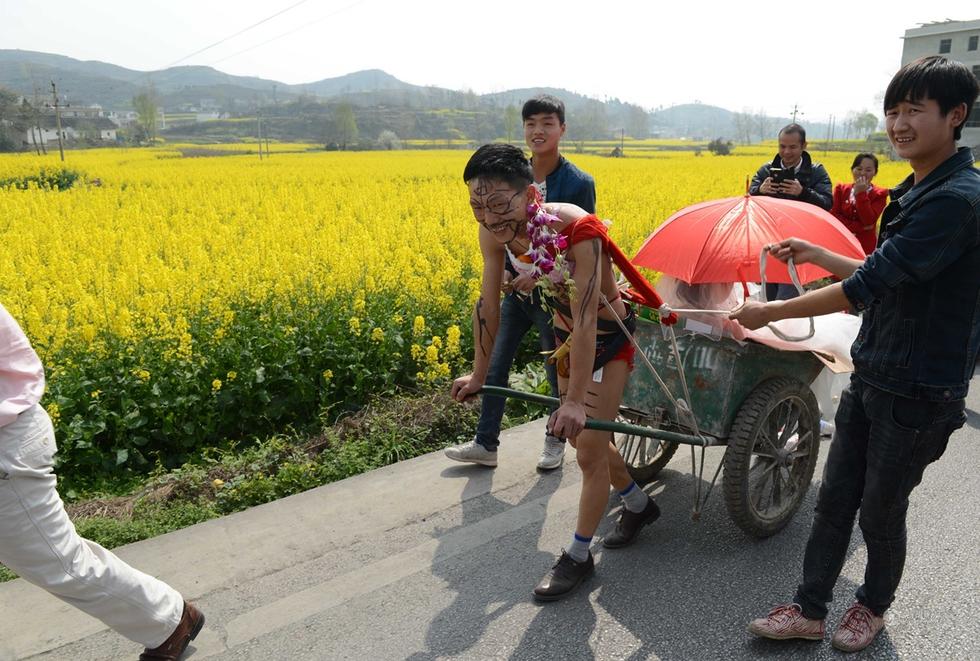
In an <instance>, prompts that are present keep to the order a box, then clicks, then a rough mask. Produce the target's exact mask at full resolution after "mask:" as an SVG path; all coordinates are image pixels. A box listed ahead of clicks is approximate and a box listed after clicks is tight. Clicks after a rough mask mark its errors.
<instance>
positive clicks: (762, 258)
mask: <svg viewBox="0 0 980 661" xmlns="http://www.w3.org/2000/svg"><path fill="white" fill-rule="evenodd" d="M768 255H769V246H763V248H762V252H761V253H759V276H760V279H761V280H762V302H763V303H766V302H768V298H767V296H766V257H767V256H768ZM786 265H787V267H788V268H789V278H790V280H792V281H793V286H794V287H796V291H797V292H799V293H800V294H802V293H803V285H802V284H800V276H799V274H798V273H797V272H796V264H795V263H794V262H793V258H792V257H790V258H789V260H787V262H786ZM766 327H767V328H768V329H769V330H771V331H772V333H773V335H775V336H776V337H778V338H779V339H781V340H783V341H785V342H803V341H804V340H809V339H810V338H811V337H813V334H814V333H815V332H816V329H815V327H814V325H813V317H810V332H809V333H808V334H807V335H801V336H799V337H795V336H793V335H786V334H785V333H783V332H782V331H780V330H779V329H778V328H776V327H775V326H774V325H772V324H766Z"/></svg>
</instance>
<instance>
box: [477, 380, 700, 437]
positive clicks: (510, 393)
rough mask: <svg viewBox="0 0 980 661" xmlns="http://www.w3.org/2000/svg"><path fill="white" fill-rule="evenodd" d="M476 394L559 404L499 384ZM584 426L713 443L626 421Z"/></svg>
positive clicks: (591, 420) (588, 422)
mask: <svg viewBox="0 0 980 661" xmlns="http://www.w3.org/2000/svg"><path fill="white" fill-rule="evenodd" d="M477 394H478V395H493V396H495V397H505V398H506V397H511V398H513V399H520V400H523V401H525V402H532V403H534V404H543V405H545V406H551V407H558V406H561V401H559V400H558V399H557V398H556V397H549V396H547V395H539V394H537V393H532V392H523V391H521V390H514V389H512V388H501V387H499V386H483V387H482V388H481V389H480V391H479V392H478V393H477ZM585 428H586V429H595V430H596V431H608V432H613V433H615V434H632V435H633V436H642V437H645V438H653V439H656V440H658V441H667V442H669V443H683V444H684V445H700V446H709V445H715V443H712V442H711V440H710V439H708V438H704V437H701V436H692V435H690V434H681V433H678V432H673V431H669V430H667V429H654V428H653V427H646V426H644V425H634V424H631V423H628V422H616V421H614V420H597V419H595V418H589V419H587V420H586V421H585Z"/></svg>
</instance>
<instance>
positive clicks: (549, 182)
mask: <svg viewBox="0 0 980 661" xmlns="http://www.w3.org/2000/svg"><path fill="white" fill-rule="evenodd" d="M521 116H522V117H523V119H524V142H525V143H526V144H527V146H528V148H529V149H530V150H531V169H532V170H533V174H534V185H535V186H537V188H538V190H539V191H540V192H541V196H542V197H543V198H544V199H545V201H547V202H568V203H570V204H575V205H577V206H580V207H582V208H583V209H585V210H586V211H587V212H589V213H595V181H594V180H593V179H592V177H591V176H590V175H589V174H587V173H585V172H583V171H582V170H580V169H578V168H577V167H575V166H574V165H573V164H572V163H571V162H569V161H568V160H567V159H566V158H565V157H564V156H562V155H561V153H560V152H559V151H558V145H559V143H560V142H561V138H562V136H563V135H565V104H564V103H563V102H562V101H561V99H558V98H556V97H554V96H551V95H548V94H542V95H540V96H536V97H534V98H533V99H531V100H529V101H528V102H527V103H525V104H524V107H523V108H522V109H521ZM518 257H519V256H518ZM501 267H502V268H506V271H507V272H506V273H505V277H504V280H505V287H506V294H505V295H504V300H503V301H502V302H501V304H500V327H499V330H498V331H497V338H496V341H495V342H494V348H493V353H492V354H491V356H490V367H489V371H488V372H487V379H486V385H488V386H506V385H507V380H508V377H509V376H510V368H511V366H512V365H513V363H514V357H515V356H516V355H517V351H518V349H519V348H520V344H521V340H523V339H524V336H525V335H526V334H527V332H528V331H529V330H530V329H531V327H532V326H533V327H535V328H537V329H538V335H539V336H540V340H541V349H542V350H543V351H553V350H554V348H555V332H554V328H553V327H552V323H551V312H550V311H548V310H545V309H544V306H543V305H542V301H541V293H540V291H539V290H538V289H536V288H535V286H534V285H535V283H534V281H533V280H531V279H530V278H529V277H528V276H520V275H518V274H517V271H516V270H515V269H514V267H513V265H512V264H511V263H510V258H509V257H508V258H507V260H506V264H502V265H501ZM545 371H546V373H547V376H548V383H549V385H550V386H551V396H552V397H556V398H557V397H558V376H557V374H556V373H555V367H554V365H549V364H546V365H545ZM505 403H506V402H505V400H504V399H503V398H501V397H483V398H482V403H481V409H480V421H479V423H478V424H477V428H476V438H474V439H473V440H472V441H470V442H469V443H464V444H463V445H458V446H456V447H451V448H447V449H446V456H447V457H449V458H450V459H453V460H455V461H462V462H469V463H474V464H481V465H483V466H496V465H497V446H498V445H500V441H499V436H500V421H501V420H502V419H503V416H504V405H505ZM564 456H565V441H564V440H563V439H561V438H557V437H554V436H551V435H548V434H546V435H545V440H544V448H543V449H542V451H541V456H540V457H539V458H538V469H540V470H553V469H555V468H558V467H559V466H561V462H562V458H563V457H564Z"/></svg>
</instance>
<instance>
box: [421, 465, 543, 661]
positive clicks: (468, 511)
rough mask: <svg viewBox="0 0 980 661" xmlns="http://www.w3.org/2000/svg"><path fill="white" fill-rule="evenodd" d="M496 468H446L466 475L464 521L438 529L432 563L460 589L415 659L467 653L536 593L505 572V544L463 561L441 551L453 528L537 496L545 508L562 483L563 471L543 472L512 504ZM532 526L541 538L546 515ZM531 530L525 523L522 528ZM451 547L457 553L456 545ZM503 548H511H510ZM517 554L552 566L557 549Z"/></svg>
mask: <svg viewBox="0 0 980 661" xmlns="http://www.w3.org/2000/svg"><path fill="white" fill-rule="evenodd" d="M493 473H494V471H493V470H488V469H485V468H482V467H477V466H453V467H451V468H447V469H445V470H444V471H442V477H443V478H448V479H465V480H466V485H465V486H464V487H463V492H462V494H461V496H460V500H461V501H462V502H461V505H462V521H461V522H460V524H459V525H458V526H456V527H453V528H449V529H444V530H440V531H438V533H437V534H438V535H439V537H440V548H439V549H438V550H437V551H436V554H435V560H434V562H433V564H432V575H433V576H438V577H440V578H442V579H443V580H444V581H446V583H447V584H448V586H449V588H450V589H452V590H454V591H455V592H456V597H455V598H454V599H453V601H452V603H451V604H450V605H449V606H447V607H446V608H444V609H442V610H441V611H440V612H439V613H437V614H436V615H435V616H434V617H433V618H432V620H431V621H430V622H429V628H428V631H427V632H426V637H425V641H426V647H427V649H426V650H425V651H421V652H416V653H415V654H412V655H411V656H409V657H408V659H411V660H412V661H424V660H428V659H438V658H445V657H447V656H466V652H467V650H469V649H470V648H471V647H472V646H473V645H474V644H476V643H477V642H479V641H480V640H481V638H482V637H483V635H484V633H485V631H486V629H487V627H488V626H489V625H490V624H491V623H492V622H493V621H494V620H495V619H496V618H498V617H499V616H501V615H502V614H504V613H506V612H507V611H509V610H510V609H511V608H512V607H513V606H514V604H516V603H519V602H523V601H527V599H528V596H529V595H530V590H531V587H532V586H530V585H527V586H526V590H523V591H522V590H519V589H517V588H519V587H524V586H515V583H514V582H513V581H514V580H520V579H513V578H512V577H511V576H509V575H507V574H503V573H501V572H500V570H499V563H500V557H499V553H500V549H491V548H488V546H487V545H484V546H481V547H479V548H478V549H476V550H475V551H474V552H472V553H470V554H469V555H468V556H467V557H465V558H464V559H463V560H462V561H460V560H459V559H458V558H456V559H453V560H452V561H444V560H442V559H441V557H442V556H443V555H444V554H443V553H441V551H442V550H443V548H442V547H443V544H447V543H451V542H446V541H445V540H447V539H448V538H447V534H448V533H451V532H453V531H455V530H460V529H462V528H466V527H467V526H470V525H473V524H476V523H479V522H480V521H482V520H484V519H486V518H488V517H491V516H494V515H495V514H500V513H502V512H504V511H506V510H509V509H512V508H514V507H519V506H521V505H523V504H525V503H531V502H533V501H536V500H541V507H542V508H543V507H544V506H545V505H546V503H547V500H548V499H549V498H550V497H551V495H552V494H553V493H554V492H555V491H556V490H557V489H558V487H559V485H560V484H561V471H560V470H557V471H554V472H552V473H547V474H539V475H538V479H537V481H536V482H535V483H534V485H533V486H532V487H531V489H530V490H529V491H528V492H527V493H526V494H525V495H524V497H523V498H521V500H520V502H518V503H516V504H511V503H506V502H503V501H501V500H499V499H498V498H497V497H496V496H495V495H493V494H492V493H491V492H490V488H491V485H492V482H493ZM531 525H532V526H533V538H534V539H537V538H538V537H539V536H540V534H541V528H542V526H543V525H544V518H543V517H542V518H539V519H537V520H536V522H535V523H533V524H531ZM528 530H529V528H528V527H525V528H523V529H522V531H521V532H522V533H525V532H527V531H528ZM498 541H499V540H498ZM447 551H448V552H451V551H452V549H447ZM503 552H504V553H506V552H507V550H506V549H505V550H504V551H503ZM516 553H520V556H521V559H522V563H523V564H525V565H526V566H531V567H533V566H540V567H546V566H547V565H548V562H550V561H551V560H552V558H551V554H549V553H545V552H541V551H531V550H529V549H523V548H522V549H519V550H515V554H516ZM543 571H544V570H543V569H542V572H543Z"/></svg>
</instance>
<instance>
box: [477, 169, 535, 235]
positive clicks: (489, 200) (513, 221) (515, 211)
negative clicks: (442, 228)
mask: <svg viewBox="0 0 980 661" xmlns="http://www.w3.org/2000/svg"><path fill="white" fill-rule="evenodd" d="M469 188H470V208H472V209H473V216H474V217H475V218H476V220H477V222H479V223H480V224H481V225H483V227H485V228H486V229H487V231H488V232H490V233H491V234H492V235H493V237H494V238H495V239H497V240H498V241H500V242H501V243H508V242H510V241H513V240H514V239H515V238H517V237H518V236H519V235H520V234H521V233H522V231H526V229H527V209H526V200H525V195H524V194H523V192H522V191H519V190H517V191H515V190H514V189H513V188H512V187H510V186H508V185H507V184H504V183H502V182H499V181H491V180H487V179H478V180H476V181H472V182H470V184H469Z"/></svg>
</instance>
